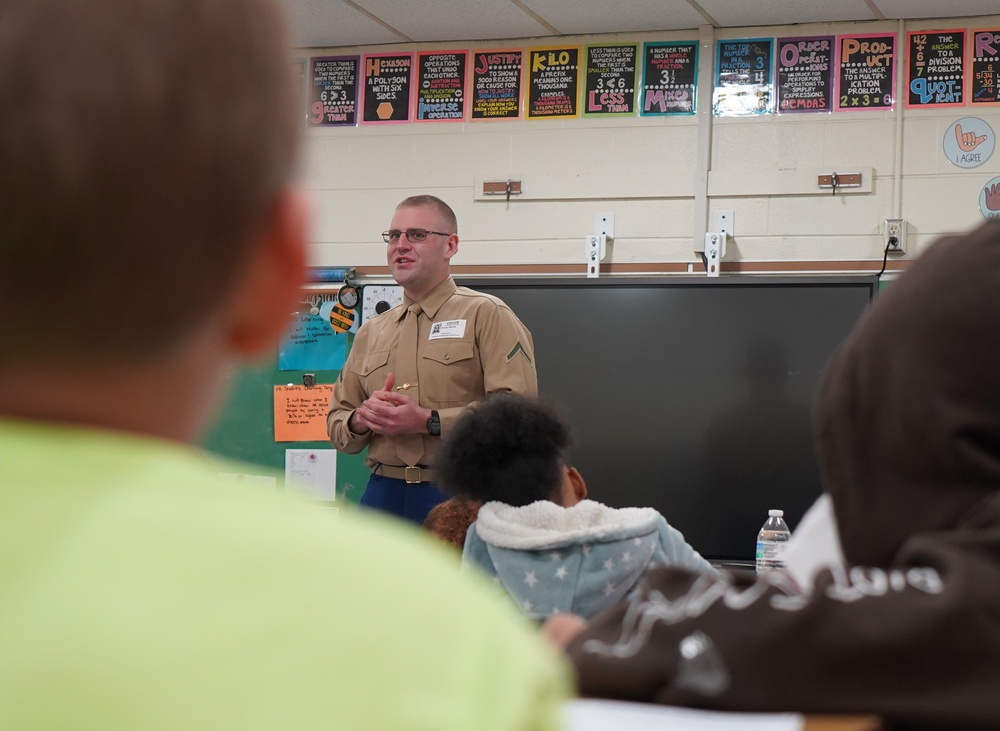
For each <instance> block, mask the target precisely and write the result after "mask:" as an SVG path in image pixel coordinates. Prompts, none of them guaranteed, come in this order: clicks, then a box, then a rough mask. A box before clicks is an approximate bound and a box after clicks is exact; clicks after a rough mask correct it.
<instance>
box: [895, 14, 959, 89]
mask: <svg viewBox="0 0 1000 731" xmlns="http://www.w3.org/2000/svg"><path fill="white" fill-rule="evenodd" d="M906 40H907V43H906V49H907V53H906V57H907V64H906V106H908V107H955V106H962V105H964V104H965V96H964V95H965V31H964V30H939V31H925V30H921V31H914V32H912V33H907V34H906Z"/></svg>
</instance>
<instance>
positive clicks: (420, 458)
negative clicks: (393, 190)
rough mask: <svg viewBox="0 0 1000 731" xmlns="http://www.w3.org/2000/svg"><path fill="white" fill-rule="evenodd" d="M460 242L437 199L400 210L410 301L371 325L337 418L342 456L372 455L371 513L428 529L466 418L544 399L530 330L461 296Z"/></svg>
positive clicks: (362, 334)
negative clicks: (447, 447) (511, 401)
mask: <svg viewBox="0 0 1000 731" xmlns="http://www.w3.org/2000/svg"><path fill="white" fill-rule="evenodd" d="M457 231H458V223H457V221H456V218H455V213H454V212H453V211H452V210H451V208H450V207H449V206H448V204H446V203H445V202H444V201H442V200H440V199H439V198H435V197H434V196H429V195H419V196H413V197H411V198H407V199H406V200H404V201H403V202H402V203H400V204H399V205H398V206H397V207H396V212H395V214H394V215H393V217H392V224H391V225H390V227H389V230H388V231H386V232H385V233H384V234H383V238H384V239H385V241H386V243H387V244H388V250H387V261H388V264H389V271H390V272H391V273H392V275H393V278H394V279H395V280H396V282H397V283H398V284H400V285H401V286H402V287H403V294H404V297H403V302H402V303H401V304H399V305H397V306H396V307H393V308H392V309H391V310H389V311H388V312H385V313H383V314H381V315H379V316H378V317H375V318H372V319H370V320H368V321H366V322H365V323H364V324H363V325H362V326H361V329H360V330H359V331H358V333H357V336H356V337H355V339H354V347H353V348H352V350H351V354H350V356H349V357H348V358H347V362H346V363H345V364H344V369H343V371H341V374H340V378H339V379H337V383H336V385H335V386H334V389H333V398H332V400H331V404H330V411H329V414H328V415H327V431H328V432H329V434H330V441H331V443H332V444H333V446H334V447H335V448H337V449H339V450H340V451H342V452H348V453H356V452H360V451H361V450H362V449H364V448H365V447H366V446H367V447H368V457H367V460H366V461H367V463H368V465H369V466H370V467H371V468H372V476H371V478H370V479H369V481H368V486H367V487H366V488H365V494H364V496H363V497H362V498H361V504H362V505H364V506H368V507H373V508H378V509H381V510H385V511H387V512H390V513H393V514H396V515H399V516H402V517H405V518H407V519H409V520H412V521H415V522H417V523H422V522H423V520H424V517H425V516H426V515H427V513H428V511H430V509H431V508H432V507H434V506H435V505H436V504H438V503H439V502H441V501H442V500H444V499H445V495H444V494H443V493H441V491H440V490H438V488H437V486H436V485H435V484H434V469H433V465H434V455H435V453H436V452H437V448H438V443H439V441H440V436H441V435H442V434H443V433H447V431H448V428H449V426H450V425H451V424H452V422H453V421H454V420H455V418H456V417H457V416H458V414H459V412H461V411H462V409H464V408H465V407H467V406H468V405H469V404H470V403H473V402H475V401H479V400H481V399H483V398H485V397H486V395H487V394H490V393H495V392H497V391H516V392H519V393H525V394H529V395H535V394H537V393H538V380H537V376H536V373H535V355H534V346H533V344H532V340H531V333H530V332H528V329H527V328H526V327H525V326H524V325H523V324H522V323H521V321H520V320H518V319H517V316H516V315H515V314H514V313H513V311H512V310H511V309H510V308H509V307H508V306H507V305H506V304H504V302H503V301H502V300H500V299H498V298H497V297H494V296H492V295H487V294H483V293H480V292H475V291H473V290H471V289H468V288H466V287H456V285H455V281H454V280H453V279H452V277H451V274H450V262H451V258H452V257H453V256H454V255H455V253H456V252H457V251H458V233H457Z"/></svg>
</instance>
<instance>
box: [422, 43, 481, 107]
mask: <svg viewBox="0 0 1000 731" xmlns="http://www.w3.org/2000/svg"><path fill="white" fill-rule="evenodd" d="M468 61H469V52H468V51H435V52H432V53H418V54H417V92H416V94H415V95H414V97H415V108H414V110H413V121H415V122H461V121H463V120H464V119H465V108H466V104H465V100H466V93H465V71H466V67H467V66H468Z"/></svg>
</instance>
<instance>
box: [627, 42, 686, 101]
mask: <svg viewBox="0 0 1000 731" xmlns="http://www.w3.org/2000/svg"><path fill="white" fill-rule="evenodd" d="M697 88H698V43H697V42H696V41H680V42H666V43H645V44H643V47H642V97H641V98H642V103H641V105H640V113H641V114H642V115H643V116H654V115H667V114H694V113H695V107H696V104H695V99H696V97H697V94H696V91H697Z"/></svg>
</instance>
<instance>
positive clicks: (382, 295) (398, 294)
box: [361, 284, 403, 322]
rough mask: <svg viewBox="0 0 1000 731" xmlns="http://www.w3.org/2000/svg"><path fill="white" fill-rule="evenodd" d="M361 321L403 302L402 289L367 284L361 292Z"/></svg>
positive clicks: (387, 285) (393, 285) (394, 285)
mask: <svg viewBox="0 0 1000 731" xmlns="http://www.w3.org/2000/svg"><path fill="white" fill-rule="evenodd" d="M361 298H362V303H361V321H362V322H364V321H365V320H367V319H368V318H370V317H375V316H376V315H381V314H382V313H383V312H385V311H386V310H389V309H391V308H393V307H395V306H396V305H397V304H399V303H400V302H402V301H403V288H402V287H400V286H399V285H398V284H369V285H367V286H366V287H363V288H362V290H361Z"/></svg>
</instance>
